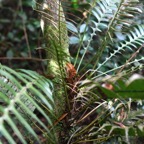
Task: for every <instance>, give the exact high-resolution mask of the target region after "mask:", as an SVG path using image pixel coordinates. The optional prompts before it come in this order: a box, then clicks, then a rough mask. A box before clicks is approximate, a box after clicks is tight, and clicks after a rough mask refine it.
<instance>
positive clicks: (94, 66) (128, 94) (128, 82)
mask: <svg viewBox="0 0 144 144" xmlns="http://www.w3.org/2000/svg"><path fill="white" fill-rule="evenodd" d="M81 3H82V2H81ZM72 4H73V3H72ZM69 5H70V3H69V1H65V2H62V4H61V1H57V0H44V1H33V8H34V10H35V11H36V12H38V13H39V14H40V16H41V20H40V24H41V28H42V32H43V41H44V44H45V46H44V47H43V49H44V50H45V52H46V60H47V71H46V76H45V77H44V76H42V75H40V74H38V73H36V72H34V71H30V70H25V69H17V70H12V69H11V68H8V67H6V66H4V65H1V66H0V84H1V86H0V90H1V91H0V103H1V106H0V134H1V135H0V138H1V139H0V142H1V143H12V144H14V143H19V142H20V143H37V142H38V143H50V144H56V143H58V144H60V143H62V144H78V143H82V144H89V143H90V144H95V143H96V144H97V143H104V144H107V143H108V144H109V143H116V144H119V143H128V144H132V143H136V142H139V143H143V141H144V139H143V136H144V123H143V118H144V107H143V103H144V101H143V98H144V87H143V85H144V78H143V76H142V74H143V73H142V72H143V67H144V65H143V63H144V56H143V54H144V49H143V46H144V25H143V24H138V23H136V21H135V19H136V15H138V14H141V13H142V10H141V9H140V6H139V2H138V1H137V0H113V1H111V0H91V1H86V2H85V5H87V7H86V8H87V9H85V11H82V12H81V15H80V17H81V20H80V18H79V17H76V16H75V15H74V13H75V11H76V8H77V7H78V3H77V6H76V7H75V8H74V9H72V12H73V14H71V15H70V14H69V9H68V7H69ZM75 5H76V3H75ZM62 6H63V8H62ZM70 6H71V5H70ZM64 10H65V14H64ZM82 14H83V16H82ZM73 18H74V19H75V21H74V20H73ZM134 73H135V74H134ZM136 73H137V74H136ZM138 73H139V74H138ZM11 133H13V135H11Z"/></svg>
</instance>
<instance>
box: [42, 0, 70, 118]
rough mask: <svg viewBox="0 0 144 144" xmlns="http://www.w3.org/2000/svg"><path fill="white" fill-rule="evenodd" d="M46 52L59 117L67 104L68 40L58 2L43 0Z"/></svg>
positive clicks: (62, 13)
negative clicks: (66, 69) (66, 68)
mask: <svg viewBox="0 0 144 144" xmlns="http://www.w3.org/2000/svg"><path fill="white" fill-rule="evenodd" d="M41 24H42V25H43V24H44V27H43V28H42V29H43V32H44V38H45V43H46V52H47V59H48V63H47V73H48V75H51V76H52V77H53V83H54V89H55V94H54V96H55V102H56V108H55V109H56V114H57V116H58V117H59V116H61V115H62V114H63V113H64V110H65V107H66V103H68V99H67V93H66V84H65V78H66V71H65V67H66V63H67V62H69V61H70V54H69V50H68V48H69V39H68V33H67V27H66V21H65V16H64V12H63V9H62V6H61V3H60V1H59V0H45V3H43V11H42V20H41Z"/></svg>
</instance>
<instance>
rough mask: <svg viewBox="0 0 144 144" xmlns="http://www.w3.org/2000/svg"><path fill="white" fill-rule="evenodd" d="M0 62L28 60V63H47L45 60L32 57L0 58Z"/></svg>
mask: <svg viewBox="0 0 144 144" xmlns="http://www.w3.org/2000/svg"><path fill="white" fill-rule="evenodd" d="M0 60H22V61H25V60H29V61H40V62H42V61H47V59H40V58H33V57H13V58H10V57H0Z"/></svg>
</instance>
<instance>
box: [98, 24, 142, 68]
mask: <svg viewBox="0 0 144 144" xmlns="http://www.w3.org/2000/svg"><path fill="white" fill-rule="evenodd" d="M126 38H127V40H125V41H124V42H120V43H118V44H115V45H117V49H116V50H114V52H113V53H111V54H110V57H107V58H105V61H104V62H103V63H101V64H99V65H98V67H97V69H96V70H95V71H98V70H99V69H100V68H101V67H102V66H104V64H105V63H107V62H108V61H109V60H112V57H114V56H116V55H117V54H122V53H121V52H123V51H126V49H129V50H131V51H133V50H132V49H134V48H135V49H136V48H137V49H138V46H142V45H143V43H144V26H143V25H141V26H140V25H139V26H137V27H135V28H134V30H131V31H130V33H128V34H127V36H126ZM142 47H143V46H142ZM129 53H130V52H129ZM141 60H143V57H142V58H140V61H141ZM128 64H129V63H128Z"/></svg>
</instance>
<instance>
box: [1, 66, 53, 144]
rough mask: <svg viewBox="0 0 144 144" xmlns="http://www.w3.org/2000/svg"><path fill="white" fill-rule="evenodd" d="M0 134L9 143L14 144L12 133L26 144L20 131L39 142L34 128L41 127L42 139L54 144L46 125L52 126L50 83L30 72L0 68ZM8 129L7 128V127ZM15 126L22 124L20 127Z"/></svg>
mask: <svg viewBox="0 0 144 144" xmlns="http://www.w3.org/2000/svg"><path fill="white" fill-rule="evenodd" d="M0 73H1V75H0V84H1V86H0V91H1V92H0V103H1V106H0V113H1V114H0V132H1V134H2V135H3V136H4V137H5V139H6V140H7V141H9V143H15V140H14V137H12V135H11V132H12V131H13V132H15V133H16V136H17V138H18V139H19V140H20V141H21V143H27V142H26V141H27V139H25V136H26V135H25V134H22V131H21V130H22V129H25V130H26V133H27V134H28V133H29V134H30V136H31V137H34V139H35V140H36V141H38V142H40V139H39V138H38V136H37V134H36V132H35V130H34V127H35V126H38V127H42V129H43V132H44V131H45V132H47V134H44V135H45V137H47V138H48V140H49V141H51V142H52V143H55V140H54V136H53V135H52V132H51V131H50V129H49V128H48V127H47V126H46V123H47V124H48V125H49V126H51V127H52V123H53V122H52V118H54V117H53V116H54V111H53V105H54V100H53V96H52V87H53V86H52V83H51V82H50V81H49V80H47V79H46V78H44V77H43V76H40V75H38V74H37V73H36V72H33V71H29V70H18V72H16V71H14V70H12V69H10V68H8V67H6V66H2V65H1V66H0ZM34 111H38V112H39V113H41V115H42V116H43V117H44V118H45V119H46V121H47V122H46V123H43V122H42V121H41V119H40V118H39V117H38V116H37V115H35V114H34ZM6 124H8V125H9V129H7V125H6ZM18 124H21V128H19V126H18Z"/></svg>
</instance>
